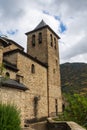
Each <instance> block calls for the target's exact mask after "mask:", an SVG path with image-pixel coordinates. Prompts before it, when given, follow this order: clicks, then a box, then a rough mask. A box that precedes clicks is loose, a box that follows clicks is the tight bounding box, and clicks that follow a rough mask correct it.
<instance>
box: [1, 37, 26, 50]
mask: <svg viewBox="0 0 87 130" xmlns="http://www.w3.org/2000/svg"><path fill="white" fill-rule="evenodd" d="M0 40H2V41H3V45H4V47H6V46H9V45H11V44H15V45H16V46H18V47H19V48H21V49H22V50H24V48H23V47H22V46H21V45H19V44H18V43H16V42H15V41H13V40H11V39H9V38H7V37H1V36H0Z"/></svg>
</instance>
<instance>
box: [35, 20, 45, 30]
mask: <svg viewBox="0 0 87 130" xmlns="http://www.w3.org/2000/svg"><path fill="white" fill-rule="evenodd" d="M44 26H47V24H46V23H45V22H44V20H41V22H40V23H39V24H38V25H37V26H36V28H35V29H34V30H36V29H39V28H42V27H44Z"/></svg>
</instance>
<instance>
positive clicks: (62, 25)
mask: <svg viewBox="0 0 87 130" xmlns="http://www.w3.org/2000/svg"><path fill="white" fill-rule="evenodd" d="M66 30H67V28H66V25H64V24H63V23H62V22H60V33H63V32H65V31H66Z"/></svg>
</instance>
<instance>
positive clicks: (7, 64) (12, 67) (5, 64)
mask: <svg viewBox="0 0 87 130" xmlns="http://www.w3.org/2000/svg"><path fill="white" fill-rule="evenodd" d="M3 63H4V66H5V68H8V69H10V70H13V71H15V72H16V71H18V68H17V66H16V65H15V64H12V63H10V62H8V61H6V60H3Z"/></svg>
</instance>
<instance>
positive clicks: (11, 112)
mask: <svg viewBox="0 0 87 130" xmlns="http://www.w3.org/2000/svg"><path fill="white" fill-rule="evenodd" d="M20 123H21V121H20V112H19V111H18V110H17V108H16V106H14V105H10V104H7V105H6V104H2V103H0V130H20V129H21V127H20Z"/></svg>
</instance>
